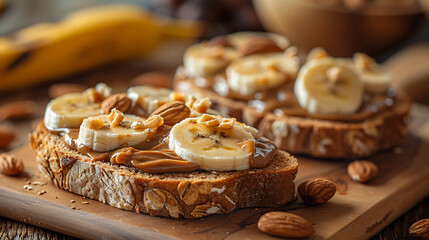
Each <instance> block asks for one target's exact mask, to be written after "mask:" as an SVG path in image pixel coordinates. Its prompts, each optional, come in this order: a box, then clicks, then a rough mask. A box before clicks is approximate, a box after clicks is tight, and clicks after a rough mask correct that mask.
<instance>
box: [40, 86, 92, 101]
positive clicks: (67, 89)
mask: <svg viewBox="0 0 429 240" xmlns="http://www.w3.org/2000/svg"><path fill="white" fill-rule="evenodd" d="M87 88H88V87H86V86H84V85H80V84H75V83H57V84H52V85H51V86H50V87H49V89H48V95H49V97H50V98H57V97H59V96H62V95H64V94H68V93H75V92H83V91H85V90H86V89H87Z"/></svg>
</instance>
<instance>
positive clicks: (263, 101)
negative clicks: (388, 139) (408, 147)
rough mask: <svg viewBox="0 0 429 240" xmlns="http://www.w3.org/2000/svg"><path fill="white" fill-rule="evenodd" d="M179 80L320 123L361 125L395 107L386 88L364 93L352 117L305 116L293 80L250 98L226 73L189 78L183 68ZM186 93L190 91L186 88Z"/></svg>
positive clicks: (393, 96)
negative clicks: (377, 92)
mask: <svg viewBox="0 0 429 240" xmlns="http://www.w3.org/2000/svg"><path fill="white" fill-rule="evenodd" d="M176 77H177V78H178V79H179V80H186V79H189V80H190V81H192V83H193V84H195V85H196V86H198V87H200V88H205V89H208V90H210V91H212V92H214V93H216V94H218V95H220V96H223V97H227V98H231V99H234V100H237V101H241V102H244V103H246V104H247V105H248V106H249V107H252V108H254V109H256V110H257V111H258V112H259V113H260V114H264V113H267V112H273V113H274V114H275V115H278V116H282V115H284V116H299V117H310V118H314V119H322V120H335V121H343V122H361V121H364V120H365V119H368V118H370V117H372V116H374V115H375V114H377V113H379V112H382V111H385V110H386V109H388V108H390V107H391V106H392V105H393V104H395V100H396V92H395V91H394V90H393V89H389V90H388V91H387V93H383V94H370V93H365V95H364V97H363V100H362V104H361V106H360V108H359V109H358V111H357V112H356V113H354V114H342V115H314V114H310V113H308V112H307V111H306V110H305V109H303V108H301V106H300V105H299V103H298V101H297V99H296V97H295V94H294V90H293V87H294V81H292V80H291V81H287V83H286V84H284V85H282V86H280V87H277V88H272V89H267V90H265V91H258V92H256V93H255V94H253V95H249V96H244V95H241V94H239V93H238V92H235V91H234V90H232V89H230V88H229V86H228V83H227V80H226V76H225V73H224V72H223V73H219V74H217V75H215V76H213V77H205V78H203V77H189V76H187V75H186V72H185V71H184V68H183V67H180V68H179V69H178V71H177V73H176ZM187 90H188V91H189V89H187Z"/></svg>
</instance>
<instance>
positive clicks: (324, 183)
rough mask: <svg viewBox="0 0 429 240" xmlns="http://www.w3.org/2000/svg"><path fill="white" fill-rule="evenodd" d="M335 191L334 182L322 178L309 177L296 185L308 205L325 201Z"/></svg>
mask: <svg viewBox="0 0 429 240" xmlns="http://www.w3.org/2000/svg"><path fill="white" fill-rule="evenodd" d="M336 191H337V188H336V186H335V184H334V183H333V182H331V181H329V180H327V179H323V178H313V179H309V180H306V181H304V182H302V183H301V184H299V185H298V194H299V196H300V197H301V199H302V201H304V203H306V204H308V205H317V204H322V203H325V202H327V201H328V200H329V199H331V198H332V197H333V196H334V195H335V192H336Z"/></svg>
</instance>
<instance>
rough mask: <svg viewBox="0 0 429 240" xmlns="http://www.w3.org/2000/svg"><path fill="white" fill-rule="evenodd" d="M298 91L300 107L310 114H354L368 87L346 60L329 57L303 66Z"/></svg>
mask: <svg viewBox="0 0 429 240" xmlns="http://www.w3.org/2000/svg"><path fill="white" fill-rule="evenodd" d="M294 92H295V95H296V98H297V100H298V103H299V104H300V106H301V107H302V108H304V109H306V110H307V111H308V112H309V113H310V114H320V115H330V114H351V113H354V112H356V111H357V110H358V108H359V107H360V105H361V103H362V97H363V93H364V86H363V83H362V81H361V80H360V78H359V75H358V74H357V73H356V71H355V70H354V69H353V68H352V67H349V65H348V64H346V63H345V62H344V61H340V60H337V59H333V58H330V57H325V58H321V59H314V60H311V61H309V62H307V63H306V64H304V66H302V68H301V70H300V71H299V73H298V77H297V79H296V82H295V87H294Z"/></svg>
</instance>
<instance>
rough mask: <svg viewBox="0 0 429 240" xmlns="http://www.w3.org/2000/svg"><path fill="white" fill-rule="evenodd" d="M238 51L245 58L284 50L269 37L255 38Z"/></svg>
mask: <svg viewBox="0 0 429 240" xmlns="http://www.w3.org/2000/svg"><path fill="white" fill-rule="evenodd" d="M238 51H239V52H240V53H241V54H242V55H243V56H249V55H252V54H258V53H272V52H281V51H282V49H281V48H280V47H279V46H277V44H276V42H275V41H274V40H272V39H270V38H267V37H254V38H251V39H249V40H248V41H246V42H245V43H244V44H243V45H241V46H239V47H238Z"/></svg>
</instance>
